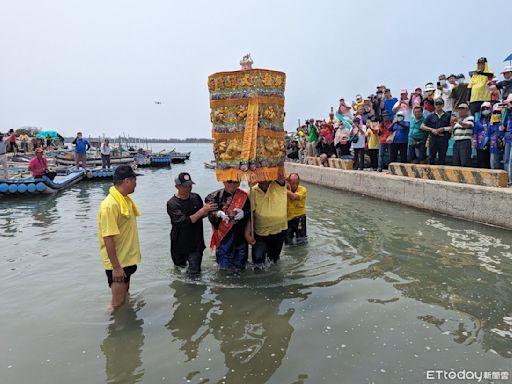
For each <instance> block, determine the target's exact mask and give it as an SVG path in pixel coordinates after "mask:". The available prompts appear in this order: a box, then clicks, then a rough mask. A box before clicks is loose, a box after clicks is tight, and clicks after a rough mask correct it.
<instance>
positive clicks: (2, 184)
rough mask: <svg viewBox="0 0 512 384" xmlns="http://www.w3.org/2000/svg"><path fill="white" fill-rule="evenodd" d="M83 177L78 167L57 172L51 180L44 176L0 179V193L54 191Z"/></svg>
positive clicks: (17, 193) (64, 187) (20, 193)
mask: <svg viewBox="0 0 512 384" xmlns="http://www.w3.org/2000/svg"><path fill="white" fill-rule="evenodd" d="M84 177H85V171H84V170H83V169H79V170H73V171H65V172H59V173H57V176H56V177H55V179H53V180H50V179H49V178H48V177H46V176H43V177H37V178H34V177H25V178H9V179H0V195H22V194H40V193H56V192H58V191H61V190H63V189H66V188H69V187H70V186H72V185H73V184H75V183H78V182H79V181H80V180H82V179H83V178H84Z"/></svg>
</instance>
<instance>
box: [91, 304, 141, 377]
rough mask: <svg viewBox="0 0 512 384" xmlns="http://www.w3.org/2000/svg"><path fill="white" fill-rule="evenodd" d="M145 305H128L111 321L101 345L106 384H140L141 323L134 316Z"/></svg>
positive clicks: (119, 310)
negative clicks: (104, 361)
mask: <svg viewBox="0 0 512 384" xmlns="http://www.w3.org/2000/svg"><path fill="white" fill-rule="evenodd" d="M144 305H145V303H144V301H142V300H139V301H135V300H134V299H133V298H129V299H128V301H127V302H126V303H125V304H124V305H123V306H122V307H121V308H119V309H118V310H116V311H115V312H114V313H113V314H112V317H111V324H110V325H109V326H108V334H107V337H105V339H104V340H103V343H102V344H101V350H102V352H103V354H104V355H105V359H106V364H105V373H106V376H107V383H109V384H114V383H116V384H117V383H119V384H132V383H138V382H141V381H142V377H143V376H144V370H143V369H138V368H139V367H141V366H142V360H141V353H142V347H143V345H144V333H143V330H142V326H143V324H144V320H142V319H141V318H137V312H138V311H139V310H140V309H141V308H143V307H144Z"/></svg>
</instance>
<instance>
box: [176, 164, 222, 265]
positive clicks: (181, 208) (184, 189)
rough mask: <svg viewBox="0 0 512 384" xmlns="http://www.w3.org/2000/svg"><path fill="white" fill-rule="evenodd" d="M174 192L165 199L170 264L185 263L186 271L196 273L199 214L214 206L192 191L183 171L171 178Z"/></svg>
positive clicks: (200, 227) (199, 250) (199, 245)
mask: <svg viewBox="0 0 512 384" xmlns="http://www.w3.org/2000/svg"><path fill="white" fill-rule="evenodd" d="M174 183H175V185H176V189H177V190H178V191H177V193H176V194H175V195H174V196H173V197H171V198H170V199H169V201H167V213H168V214H169V217H170V218H171V257H172V261H173V262H174V265H176V266H177V267H185V266H186V265H187V263H188V273H189V274H190V275H197V274H199V273H200V272H201V261H202V259H203V251H204V249H205V246H204V236H203V218H204V217H206V216H207V215H208V213H210V212H211V211H216V210H217V205H216V204H215V203H207V204H205V205H204V206H203V201H202V199H201V197H200V196H199V195H198V194H197V193H192V184H194V182H193V181H192V179H191V178H190V175H189V174H188V173H186V172H182V173H180V174H179V175H178V176H177V177H176V178H175V179H174Z"/></svg>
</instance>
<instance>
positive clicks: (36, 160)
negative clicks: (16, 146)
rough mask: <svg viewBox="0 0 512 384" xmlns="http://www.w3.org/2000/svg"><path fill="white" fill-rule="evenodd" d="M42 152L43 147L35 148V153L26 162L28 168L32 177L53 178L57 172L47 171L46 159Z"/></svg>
mask: <svg viewBox="0 0 512 384" xmlns="http://www.w3.org/2000/svg"><path fill="white" fill-rule="evenodd" d="M43 153H44V151H43V148H37V149H36V155H35V156H34V157H33V158H32V159H31V160H30V161H29V162H28V170H29V171H31V172H32V177H33V178H41V177H43V176H46V177H47V178H49V179H50V180H53V179H54V178H55V176H56V175H57V173H56V172H50V171H48V160H46V157H44V154H43Z"/></svg>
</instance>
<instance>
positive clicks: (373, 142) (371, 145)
mask: <svg viewBox="0 0 512 384" xmlns="http://www.w3.org/2000/svg"><path fill="white" fill-rule="evenodd" d="M366 133H367V135H368V149H379V134H378V133H373V131H372V130H371V129H370V127H368V131H366Z"/></svg>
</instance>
